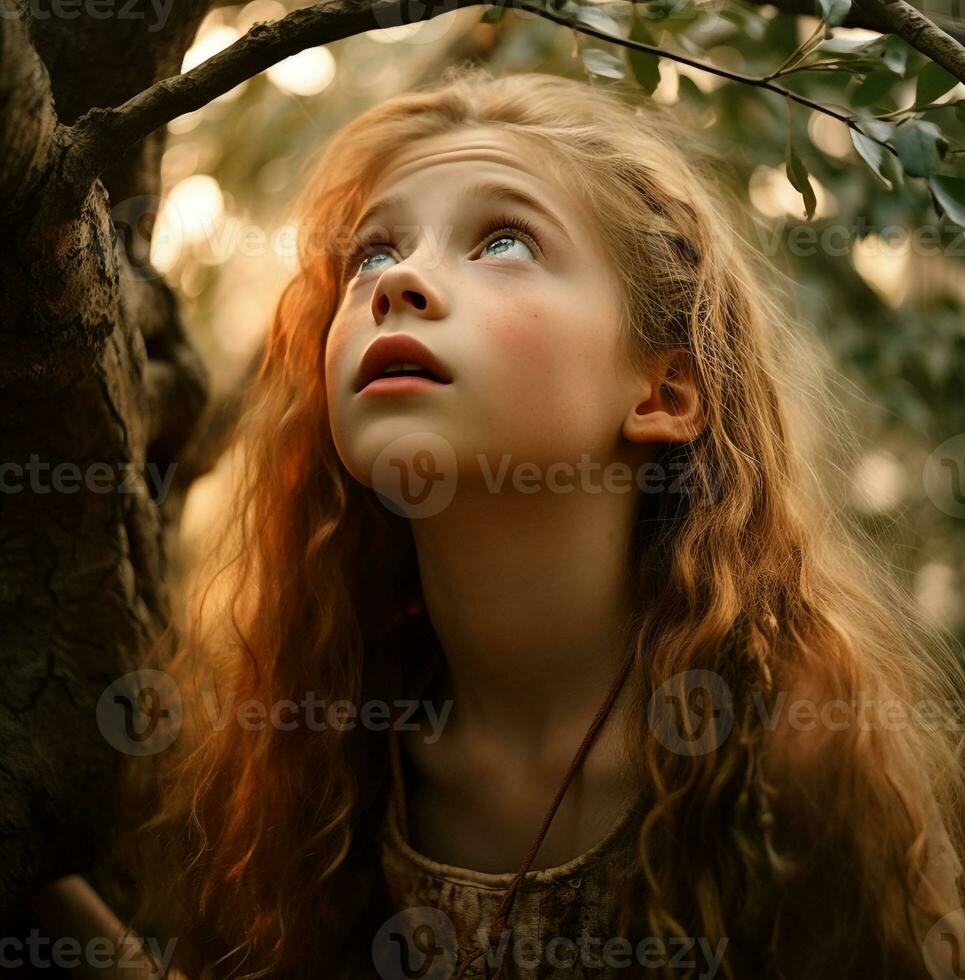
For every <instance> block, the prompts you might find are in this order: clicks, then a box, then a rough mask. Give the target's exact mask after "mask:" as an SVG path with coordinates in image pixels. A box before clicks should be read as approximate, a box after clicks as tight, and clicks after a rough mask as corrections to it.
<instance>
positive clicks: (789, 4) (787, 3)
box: [746, 0, 965, 44]
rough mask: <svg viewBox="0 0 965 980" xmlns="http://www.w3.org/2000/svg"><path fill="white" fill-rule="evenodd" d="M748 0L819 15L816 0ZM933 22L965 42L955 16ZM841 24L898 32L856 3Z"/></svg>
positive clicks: (964, 33) (964, 30)
mask: <svg viewBox="0 0 965 980" xmlns="http://www.w3.org/2000/svg"><path fill="white" fill-rule="evenodd" d="M746 2H747V3H749V4H752V5H754V6H757V7H768V6H770V7H777V9H778V10H782V11H784V13H786V14H795V15H797V16H802V15H803V16H810V17H817V16H818V15H817V13H816V7H815V3H814V0H746ZM931 22H932V23H933V24H934V26H935V27H937V28H939V29H940V30H943V31H944V32H945V33H946V34H948V35H950V36H951V37H953V38H954V39H955V40H956V41H957V42H958V43H959V44H965V26H963V25H962V24H961V23H960V22H958V21H956V20H955V19H954V18H952V17H943V16H941V15H940V14H934V15H932V16H931ZM841 26H842V27H860V28H862V29H863V30H866V31H877V32H878V33H879V34H894V33H896V32H895V31H894V30H893V28H892V27H891V25H890V24H889V23H888V22H887V21H884V20H882V19H881V17H880V16H878V15H877V14H876V13H874V12H873V11H872V10H869V9H862V8H861V7H858V6H856V5H854V4H853V5H852V7H851V9H850V10H849V11H848V15H847V16H846V17H845V18H844V21H843V22H842V23H841ZM909 43H910V42H909Z"/></svg>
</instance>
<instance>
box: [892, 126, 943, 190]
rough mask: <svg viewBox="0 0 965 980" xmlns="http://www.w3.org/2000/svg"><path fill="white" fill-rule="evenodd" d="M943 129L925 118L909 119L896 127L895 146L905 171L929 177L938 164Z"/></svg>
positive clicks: (914, 175)
mask: <svg viewBox="0 0 965 980" xmlns="http://www.w3.org/2000/svg"><path fill="white" fill-rule="evenodd" d="M940 138H941V130H939V128H938V127H937V126H936V125H935V124H934V123H932V122H926V121H925V120H924V119H909V120H908V121H907V122H905V123H902V125H900V126H896V127H895V137H894V146H895V149H896V150H897V151H898V159H899V160H901V165H902V166H903V167H904V168H905V173H908V174H911V176H912V177H927V176H929V174H931V173H932V172H933V171H934V169H935V168H936V167H937V166H938V163H939V156H938V140H939V139H940Z"/></svg>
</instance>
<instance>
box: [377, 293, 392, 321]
mask: <svg viewBox="0 0 965 980" xmlns="http://www.w3.org/2000/svg"><path fill="white" fill-rule="evenodd" d="M376 305H377V306H378V308H379V313H381V314H382V316H385V314H386V313H388V312H389V297H388V296H386V295H385V293H383V294H382V295H381V296H380V297H379V298H378V299H377V300H376Z"/></svg>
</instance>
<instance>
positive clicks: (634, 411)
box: [623, 348, 706, 443]
mask: <svg viewBox="0 0 965 980" xmlns="http://www.w3.org/2000/svg"><path fill="white" fill-rule="evenodd" d="M640 380H641V386H640V388H639V389H638V395H637V398H636V399H635V402H636V403H635V404H634V405H633V406H632V407H631V409H630V411H629V412H628V413H627V416H626V418H625V419H624V421H623V435H624V438H626V439H628V440H629V441H630V442H636V443H649V442H689V441H690V440H691V439H696V438H697V436H698V435H700V433H701V431H703V428H704V425H705V424H706V417H705V414H704V409H703V405H702V404H701V401H700V395H699V392H698V389H697V381H696V377H695V372H694V359H693V356H692V355H691V353H690V352H689V351H688V350H685V349H684V348H675V349H674V350H671V351H666V352H660V353H658V354H657V355H656V356H654V357H652V359H651V361H650V364H649V366H648V367H647V369H646V372H645V374H644V376H643V377H642V378H641V379H640Z"/></svg>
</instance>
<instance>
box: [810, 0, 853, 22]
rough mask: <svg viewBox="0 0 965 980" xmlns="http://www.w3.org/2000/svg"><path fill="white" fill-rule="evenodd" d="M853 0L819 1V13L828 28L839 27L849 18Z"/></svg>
mask: <svg viewBox="0 0 965 980" xmlns="http://www.w3.org/2000/svg"><path fill="white" fill-rule="evenodd" d="M850 10H851V0H818V9H817V11H816V12H817V13H818V15H819V16H820V17H822V18H823V19H824V20H825V21H826V22H827V25H828V27H837V26H838V25H839V24H840V23H841V22H842V21H843V20H844V19H845V17H847V16H848V12H849V11H850Z"/></svg>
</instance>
